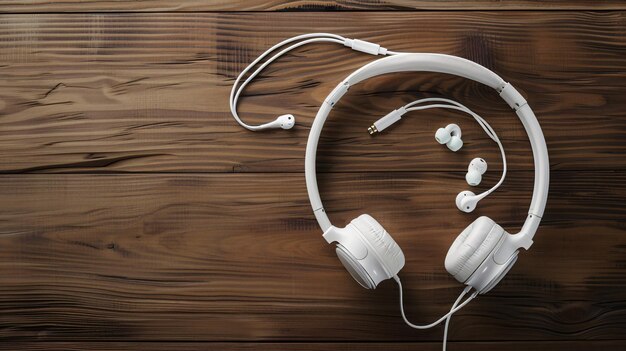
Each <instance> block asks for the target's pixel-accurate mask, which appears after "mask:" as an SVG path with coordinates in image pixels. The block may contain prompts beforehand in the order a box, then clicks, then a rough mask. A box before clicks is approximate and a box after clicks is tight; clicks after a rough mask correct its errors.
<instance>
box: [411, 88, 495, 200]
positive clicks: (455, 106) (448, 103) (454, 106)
mask: <svg viewBox="0 0 626 351" xmlns="http://www.w3.org/2000/svg"><path fill="white" fill-rule="evenodd" d="M426 102H444V103H445V104H430V105H423V106H415V105H418V104H422V103H426ZM413 106H415V107H413ZM404 108H405V109H406V112H409V111H419V110H426V109H430V108H446V109H451V110H457V111H462V112H465V113H467V114H469V115H470V116H472V117H474V119H475V120H476V122H477V123H478V125H480V126H481V128H482V129H483V130H484V131H485V133H487V136H489V138H490V139H491V140H493V141H494V142H495V143H496V144H497V145H498V147H499V148H500V154H501V155H502V176H501V177H500V180H499V181H498V183H496V185H494V186H493V187H492V188H491V189H489V190H487V191H484V192H483V193H481V194H479V195H478V198H479V199H482V198H484V197H485V196H487V195H489V194H491V193H492V192H494V191H495V190H496V189H498V187H500V185H501V184H502V183H503V182H504V178H506V170H507V166H506V154H505V153H504V146H502V142H501V141H500V138H498V135H497V134H496V132H495V131H494V130H493V128H491V126H490V125H489V123H487V121H486V120H485V119H484V118H482V117H481V116H479V115H478V114H477V113H475V112H474V111H472V110H470V109H469V108H467V107H466V106H465V105H463V104H461V103H459V102H456V101H454V100H450V99H444V98H425V99H420V100H416V101H413V102H411V103H409V104H407V105H405V106H404Z"/></svg>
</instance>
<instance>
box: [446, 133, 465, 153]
mask: <svg viewBox="0 0 626 351" xmlns="http://www.w3.org/2000/svg"><path fill="white" fill-rule="evenodd" d="M446 145H447V146H448V149H450V150H452V151H454V152H457V151H459V150H460V149H461V148H462V147H463V140H461V138H459V137H458V136H453V137H452V138H451V139H450V141H448V143H447V144H446Z"/></svg>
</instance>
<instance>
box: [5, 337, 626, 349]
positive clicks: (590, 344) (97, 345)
mask: <svg viewBox="0 0 626 351" xmlns="http://www.w3.org/2000/svg"><path fill="white" fill-rule="evenodd" d="M448 345H449V346H450V348H451V349H452V348H453V349H454V350H455V351H465V350H467V351H470V350H484V351H492V350H493V351H496V350H511V351H526V350H539V349H549V350H566V351H588V350H621V349H623V348H624V346H625V344H624V342H623V341H620V340H612V341H591V340H590V341H584V342H580V341H576V342H575V341H556V342H555V341H530V342H528V341H526V342H525V341H516V342H450V343H448ZM9 347H12V348H17V349H20V350H32V351H37V350H45V351H59V350H63V351H74V350H84V349H85V348H87V349H88V350H92V351H119V350H134V351H145V350H156V351H161V350H177V351H197V350H207V349H211V350H225V351H228V350H233V351H234V350H277V351H282V350H286V351H317V350H325V351H334V350H344V351H353V350H363V351H374V350H389V351H405V350H414V351H432V350H437V351H438V350H441V344H440V343H428V342H394V343H346V342H342V343H315V342H304V343H274V342H269V343H258V342H257V343H243V342H242V343H233V342H229V343H221V342H215V343H199V342H185V343H174V342H130V343H128V342H125V343H121V342H107V343H104V342H52V343H45V344H43V343H34V342H20V343H13V344H11V345H10V346H9ZM0 349H3V345H0Z"/></svg>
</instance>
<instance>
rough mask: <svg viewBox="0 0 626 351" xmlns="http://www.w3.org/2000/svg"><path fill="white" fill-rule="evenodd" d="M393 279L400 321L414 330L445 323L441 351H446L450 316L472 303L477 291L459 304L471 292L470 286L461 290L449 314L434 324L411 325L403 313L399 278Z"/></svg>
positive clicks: (395, 276)
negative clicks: (398, 304)
mask: <svg viewBox="0 0 626 351" xmlns="http://www.w3.org/2000/svg"><path fill="white" fill-rule="evenodd" d="M393 279H394V280H395V281H396V283H398V288H399V290H400V313H401V314H402V319H404V322H405V323H406V324H407V325H408V326H409V327H411V328H414V329H430V328H432V327H434V326H436V325H438V324H439V323H441V322H443V321H444V320H445V321H446V324H445V326H444V334H443V351H446V342H447V340H446V339H447V337H448V325H449V324H450V318H452V315H453V314H454V313H456V312H457V311H459V310H460V309H461V308H463V307H464V306H465V305H467V304H468V303H469V302H470V301H472V300H473V299H474V298H476V296H478V291H474V292H473V293H472V294H471V295H470V296H469V297H468V298H467V299H465V301H463V302H462V303H461V300H462V299H463V297H464V296H465V295H467V294H468V293H469V292H470V291H471V290H472V287H471V286H466V287H465V289H463V291H462V292H461V294H460V295H459V297H458V298H457V299H456V301H454V304H452V307H451V308H450V312H448V313H446V314H445V315H443V316H442V317H441V318H439V319H438V320H436V321H434V322H432V323H430V324H426V325H418V324H413V323H411V322H409V320H408V319H407V318H406V314H405V313H404V300H403V296H402V290H403V289H402V282H401V281H400V277H398V275H394V276H393ZM459 303H460V304H459Z"/></svg>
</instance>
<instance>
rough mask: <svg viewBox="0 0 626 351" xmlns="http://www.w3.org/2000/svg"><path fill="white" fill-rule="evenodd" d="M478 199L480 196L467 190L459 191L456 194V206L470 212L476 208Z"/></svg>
mask: <svg viewBox="0 0 626 351" xmlns="http://www.w3.org/2000/svg"><path fill="white" fill-rule="evenodd" d="M478 201H480V198H479V197H478V196H476V194H474V193H473V192H471V191H469V190H465V191H461V192H460V193H459V195H457V196H456V207H457V208H458V209H459V210H460V211H462V212H465V213H470V212H472V211H474V209H475V208H476V204H477V203H478Z"/></svg>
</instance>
